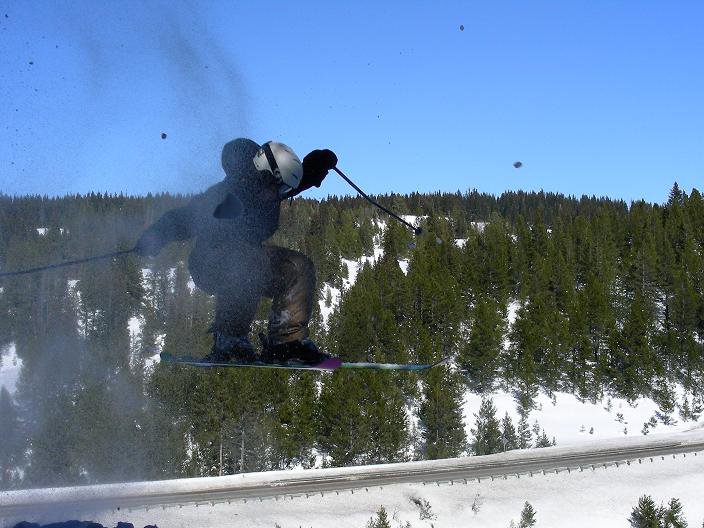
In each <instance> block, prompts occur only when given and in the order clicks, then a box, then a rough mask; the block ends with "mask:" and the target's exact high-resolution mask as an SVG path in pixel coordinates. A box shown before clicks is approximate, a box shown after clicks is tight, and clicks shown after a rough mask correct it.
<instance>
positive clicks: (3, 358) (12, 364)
mask: <svg viewBox="0 0 704 528" xmlns="http://www.w3.org/2000/svg"><path fill="white" fill-rule="evenodd" d="M21 370H22V360H21V359H20V358H19V357H18V356H17V348H16V346H15V344H14V343H12V344H10V346H8V347H7V348H5V349H4V350H0V387H5V388H6V389H7V391H8V392H9V393H10V394H14V393H15V389H16V388H17V378H19V375H20V371H21Z"/></svg>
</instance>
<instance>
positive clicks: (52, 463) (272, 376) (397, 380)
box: [0, 184, 704, 489]
mask: <svg viewBox="0 0 704 528" xmlns="http://www.w3.org/2000/svg"><path fill="white" fill-rule="evenodd" d="M665 191H666V189H663V192H665ZM375 198H376V199H377V200H378V201H379V202H380V203H381V204H383V205H385V206H386V207H389V208H391V209H392V210H394V211H396V212H398V213H400V214H404V215H415V216H416V217H418V220H419V222H420V223H421V224H422V226H423V230H424V233H423V234H422V235H419V236H414V235H413V234H412V233H411V232H410V231H409V230H408V229H406V228H405V227H404V226H402V225H400V224H399V223H396V222H394V221H392V220H391V219H389V218H388V217H386V216H383V214H381V213H380V212H379V211H378V210H376V209H374V208H372V207H371V206H370V205H369V204H368V203H367V202H365V201H364V200H362V199H361V198H357V197H329V198H327V199H324V200H321V201H318V200H311V199H305V198H298V199H295V200H293V201H291V202H286V203H283V204H282V205H281V228H280V230H279V231H278V232H277V233H276V234H275V235H274V237H273V238H272V239H271V240H270V241H269V242H268V243H271V244H277V245H282V246H285V247H290V248H293V249H297V250H299V251H302V252H303V253H305V254H306V255H308V256H309V257H310V258H311V259H312V260H313V262H314V263H315V266H316V270H317V285H316V291H317V292H318V296H319V299H318V301H319V302H317V303H316V305H315V310H314V319H313V322H312V324H311V330H312V336H313V337H314V339H315V340H316V342H317V343H318V344H319V345H320V346H321V347H322V348H323V349H325V350H326V351H329V352H331V353H333V354H335V355H338V356H340V357H342V358H343V359H345V360H350V361H351V360H362V361H379V362H407V361H413V362H416V361H420V362H427V361H433V360H438V359H440V358H442V357H444V356H446V355H449V354H452V355H454V360H453V362H452V364H451V365H450V366H447V367H440V368H435V369H431V370H429V371H426V372H423V373H420V374H413V373H400V372H372V371H359V372H335V373H333V374H329V373H313V372H297V371H278V370H263V369H208V370H199V369H194V368H185V367H183V366H177V365H167V364H161V363H159V362H158V361H156V360H155V358H158V353H159V352H160V351H162V350H163V351H168V352H171V353H172V354H177V355H192V356H201V355H205V354H206V353H207V352H208V350H209V348H210V345H211V336H210V334H208V332H207V330H208V327H209V325H210V322H211V319H212V315H213V307H214V303H213V299H212V298H211V297H209V296H208V295H206V294H205V293H203V292H201V291H200V290H198V289H197V288H195V287H194V285H193V283H192V282H191V280H190V276H189V272H188V268H187V256H188V252H189V249H190V247H191V244H192V241H187V242H182V243H174V244H171V245H169V246H167V247H166V248H165V249H164V251H162V252H161V253H160V254H159V255H158V256H157V257H154V258H140V257H137V256H134V255H128V256H123V257H117V258H113V259H110V260H107V261H104V262H93V263H86V264H82V265H78V266H73V267H66V268H60V269H56V270H52V271H47V272H43V273H37V274H33V275H24V276H18V277H9V278H4V279H0V349H2V350H4V351H5V352H4V353H8V351H9V350H10V348H11V347H14V350H15V351H16V354H17V356H18V358H19V359H20V360H21V362H22V370H21V374H20V378H19V380H18V382H17V387H16V390H15V391H14V392H13V393H10V392H9V391H8V390H5V389H3V390H1V391H0V489H2V488H18V487H23V488H26V487H39V486H61V485H69V484H89V483H97V482H117V481H125V480H149V479H165V478H177V477H189V476H211V475H222V474H232V473H237V472H245V471H247V472H249V471H263V470H270V469H284V468H292V467H311V466H313V465H314V464H315V463H316V460H318V461H321V460H322V462H323V463H324V464H325V465H328V466H347V465H357V464H371V463H383V462H395V461H406V460H421V459H436V458H445V457H455V456H464V455H472V454H483V453H488V452H496V451H499V450H502V449H503V450H505V449H507V448H517V447H528V446H530V445H531V444H532V443H533V442H532V440H531V433H530V431H529V430H527V429H529V426H528V424H527V421H526V420H525V417H526V416H527V414H528V413H529V412H530V410H531V408H532V406H533V405H534V403H533V402H534V399H535V397H536V395H537V394H538V393H540V392H543V393H547V394H552V393H555V392H558V391H560V392H569V393H573V394H575V395H577V396H578V397H579V398H581V399H584V400H591V401H600V400H601V399H603V398H605V397H606V396H608V395H618V396H620V397H624V398H626V399H628V400H633V399H635V398H637V397H639V396H647V397H650V398H652V399H654V400H655V401H656V402H657V403H658V405H659V407H660V411H661V415H662V419H663V420H667V419H668V417H670V416H673V415H675V414H678V413H679V415H681V416H682V417H683V418H686V419H691V418H692V417H696V416H698V415H699V413H701V412H702V405H703V404H704V392H703V390H702V387H704V354H703V352H704V199H703V198H702V195H701V194H700V192H699V191H698V190H696V189H693V190H692V191H691V192H689V193H686V192H684V191H683V190H681V189H680V188H679V187H678V186H677V184H674V185H673V186H672V187H671V189H670V190H669V194H668V197H667V200H666V201H665V202H664V203H662V204H653V203H646V202H643V201H639V202H633V203H630V204H627V203H625V202H623V201H620V200H613V199H609V198H598V197H588V196H584V197H582V198H575V197H571V196H564V195H560V194H553V193H546V192H507V193H504V194H502V195H500V196H498V197H497V196H492V195H488V194H483V193H480V192H478V191H476V190H471V191H466V192H460V191H458V192H456V193H435V194H410V195H396V194H391V195H384V196H377V197H375ZM188 199H189V197H188V196H181V195H169V194H161V195H147V196H138V197H134V196H123V195H106V194H89V195H84V196H78V195H77V196H64V197H42V196H6V195H0V271H11V270H22V269H27V268H32V267H36V266H42V265H45V264H48V263H54V262H61V261H64V260H70V259H78V258H82V257H86V256H92V255H98V254H101V253H108V252H112V251H116V250H120V249H129V248H131V247H132V246H133V245H134V243H135V241H136V240H137V238H138V237H139V235H140V233H141V232H142V231H143V230H144V229H145V228H146V227H147V226H149V225H150V224H151V223H152V222H153V221H155V220H156V219H157V218H159V216H160V215H161V214H163V213H164V212H166V211H167V210H169V209H171V208H173V207H176V206H179V205H183V204H184V203H185V202H186V201H187V200H188ZM375 248H377V250H376V257H377V258H374V259H363V262H364V264H363V265H361V266H360V267H359V269H358V272H357V273H356V276H355V277H354V278H355V280H354V284H353V285H351V286H346V285H348V284H349V283H350V281H349V279H350V273H351V269H350V266H349V265H348V263H349V262H350V261H359V260H360V259H362V257H364V256H373V255H374V253H375ZM379 249H381V250H383V251H380V250H379ZM233 258H236V256H233ZM336 292H340V294H339V297H338V296H337V293H336ZM333 293H336V294H335V295H333ZM269 306H270V301H268V300H266V299H263V300H262V303H261V305H260V307H259V312H258V315H257V321H256V323H255V325H254V328H253V329H252V341H253V342H254V343H256V342H257V338H256V335H257V333H258V332H260V331H263V330H265V328H266V320H267V312H268V309H269ZM324 312H326V313H325V314H324ZM327 312H329V314H327ZM514 317H515V320H513V318H514ZM676 387H679V388H682V389H683V390H682V391H679V392H678V391H676V390H675V388H676ZM497 388H502V389H504V390H508V391H510V392H512V393H513V394H514V395H515V399H516V402H517V405H518V406H519V408H520V409H522V412H523V414H522V422H523V423H521V424H516V426H514V424H511V420H510V418H509V417H508V416H506V417H505V418H504V419H503V420H502V417H498V418H497V417H496V416H495V410H492V407H491V402H490V400H489V399H488V398H487V399H486V400H485V403H483V404H482V409H472V410H471V412H476V413H478V414H477V422H476V424H474V427H471V426H472V425H473V424H472V423H469V424H465V423H464V421H463V411H462V404H463V398H464V395H465V393H466V392H467V391H473V392H476V393H482V394H487V395H489V394H491V392H492V390H495V389H497ZM682 393H683V394H684V397H681V396H678V394H680V395H681V394H682ZM489 418H491V419H489ZM507 420H508V421H507ZM470 429H471V431H472V432H471V434H470ZM487 431H488V432H487ZM538 440H539V441H538ZM557 440H558V442H559V438H558V439H557ZM550 444H551V442H550V440H549V439H548V437H547V436H546V433H545V431H542V436H541V437H540V438H537V439H536V441H535V442H534V443H533V446H535V445H550ZM507 446H508V447H507Z"/></svg>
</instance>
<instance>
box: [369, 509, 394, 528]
mask: <svg viewBox="0 0 704 528" xmlns="http://www.w3.org/2000/svg"><path fill="white" fill-rule="evenodd" d="M367 528H391V522H390V521H389V515H388V514H387V513H386V508H384V507H383V506H379V509H378V510H377V512H376V519H375V518H373V517H372V518H371V519H369V522H368V523H367Z"/></svg>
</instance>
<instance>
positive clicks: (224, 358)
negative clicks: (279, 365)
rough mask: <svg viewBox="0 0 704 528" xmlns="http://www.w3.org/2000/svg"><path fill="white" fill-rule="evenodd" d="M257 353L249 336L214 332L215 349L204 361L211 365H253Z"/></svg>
mask: <svg viewBox="0 0 704 528" xmlns="http://www.w3.org/2000/svg"><path fill="white" fill-rule="evenodd" d="M257 359H258V358H257V353H256V351H255V350H254V347H253V346H252V343H250V342H249V339H247V336H231V335H227V334H224V333H223V332H218V331H216V332H213V348H212V349H211V351H210V354H208V355H207V356H205V357H204V358H203V361H208V362H211V363H252V362H254V361H256V360H257Z"/></svg>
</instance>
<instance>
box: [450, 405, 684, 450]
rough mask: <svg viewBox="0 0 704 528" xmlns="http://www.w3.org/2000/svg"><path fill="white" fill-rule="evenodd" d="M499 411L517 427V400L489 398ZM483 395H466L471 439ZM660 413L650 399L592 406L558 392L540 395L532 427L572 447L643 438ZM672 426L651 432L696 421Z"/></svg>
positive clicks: (673, 429)
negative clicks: (654, 418) (627, 438)
mask: <svg viewBox="0 0 704 528" xmlns="http://www.w3.org/2000/svg"><path fill="white" fill-rule="evenodd" d="M490 397H491V398H492V400H493V401H494V405H495V406H496V409H497V413H496V414H497V418H499V419H501V418H503V416H504V414H505V413H506V412H508V414H509V416H511V418H512V420H513V422H514V425H515V424H516V423H518V411H517V406H516V400H515V399H514V398H513V396H512V395H510V394H508V393H506V392H497V393H495V394H492V395H490ZM480 404H481V396H479V395H478V394H473V393H470V392H468V393H466V395H465V403H464V407H463V411H464V417H465V426H466V431H467V436H468V438H471V433H470V429H471V428H472V427H473V426H474V422H475V418H474V414H475V413H477V412H478V411H479V406H480ZM657 410H658V406H657V404H656V403H655V402H654V401H652V400H650V399H648V398H638V399H637V400H636V401H635V402H632V403H630V404H629V403H628V402H627V401H626V400H623V399H620V398H607V399H606V400H604V401H601V402H597V403H591V402H588V401H586V402H584V401H580V400H579V399H578V398H577V397H575V396H574V395H573V394H566V393H555V398H554V399H552V398H550V397H549V396H547V395H545V394H540V395H539V396H538V398H537V400H536V409H534V410H532V411H531V413H530V415H529V419H528V421H529V425H531V426H532V425H533V423H534V422H535V421H536V420H537V421H538V423H539V424H540V427H541V428H542V429H544V430H545V433H546V434H547V435H548V438H550V439H552V438H553V437H554V438H555V440H556V441H557V445H560V446H563V445H572V444H575V443H582V442H585V441H599V440H603V439H605V438H614V437H618V436H642V434H643V433H642V432H641V430H642V429H643V424H644V423H645V422H648V421H649V420H650V418H651V417H653V416H654V415H655V412H656V411H657ZM673 418H674V421H673V423H671V424H670V425H664V424H662V423H658V424H657V425H656V426H655V427H654V428H653V429H651V432H657V433H665V432H676V431H686V430H689V429H691V428H692V427H693V425H694V424H693V422H684V421H682V420H681V419H680V417H679V416H674V417H673Z"/></svg>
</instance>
